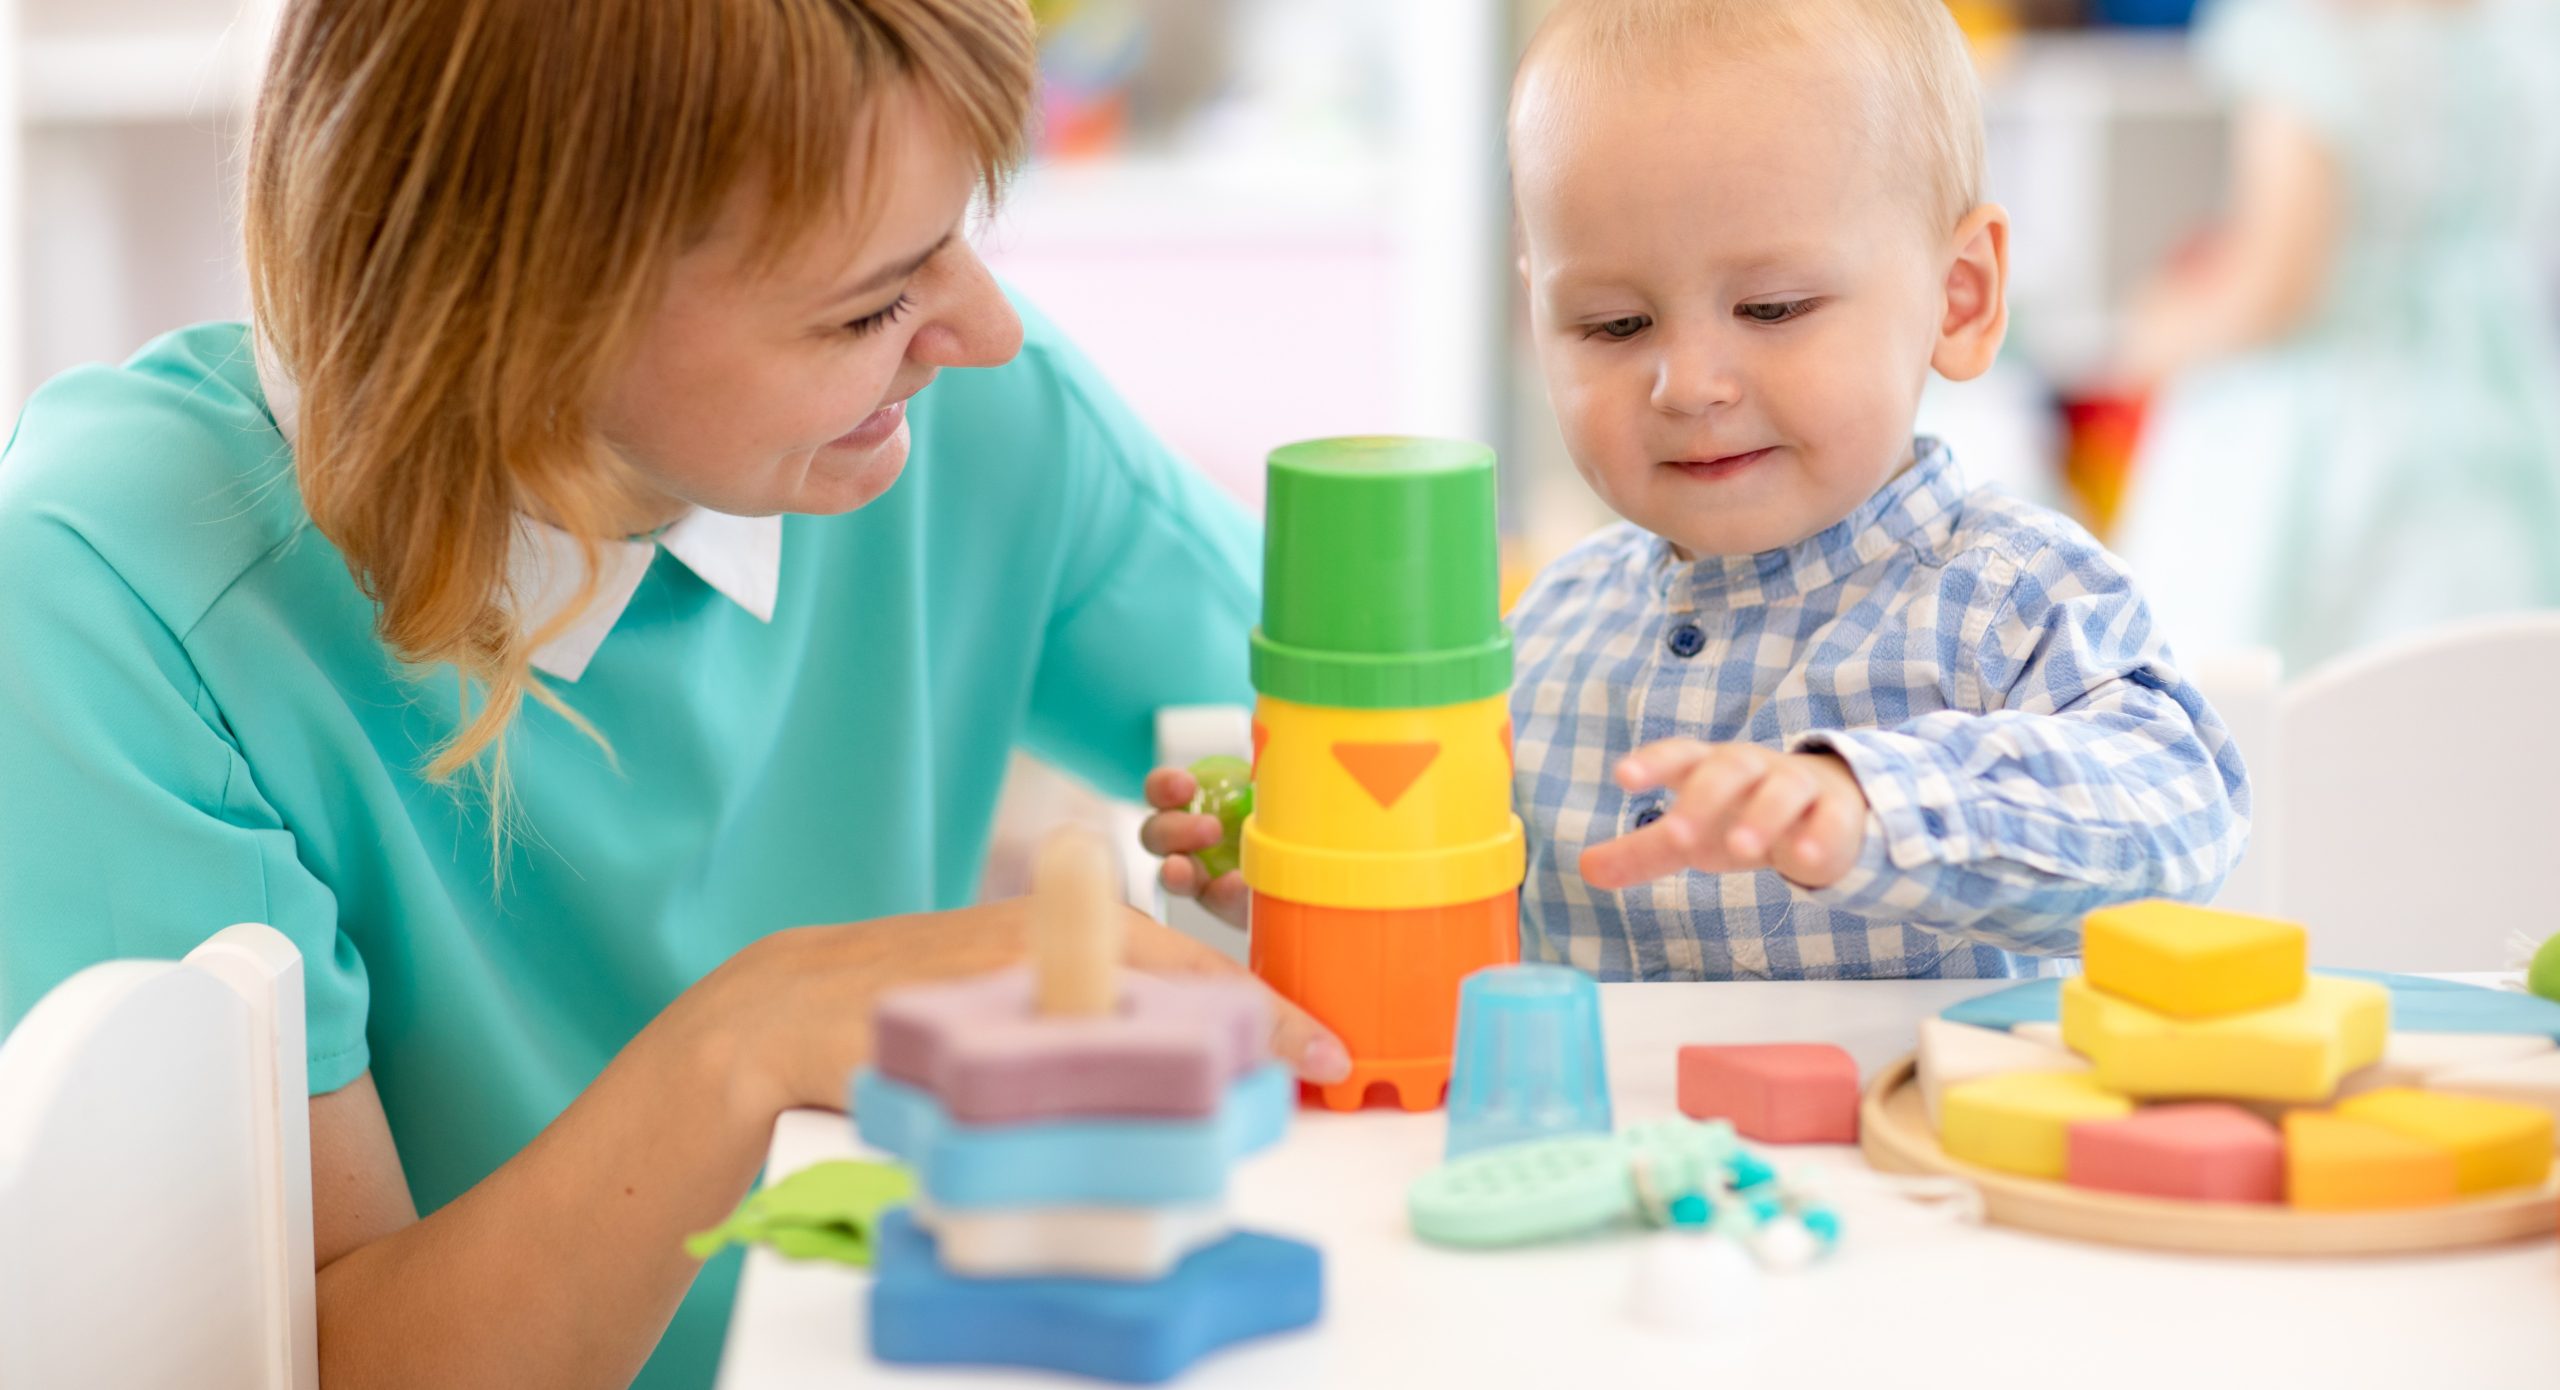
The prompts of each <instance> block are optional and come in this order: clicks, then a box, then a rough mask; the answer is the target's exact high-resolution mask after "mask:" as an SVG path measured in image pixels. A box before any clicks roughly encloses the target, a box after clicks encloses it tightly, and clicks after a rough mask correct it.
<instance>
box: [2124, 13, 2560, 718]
mask: <svg viewBox="0 0 2560 1390" xmlns="http://www.w3.org/2000/svg"><path fill="white" fill-rule="evenodd" d="M2197 45H2198V50H2199V58H2200V61H2201V62H2202V64H2203V65H2204V67H2205V68H2206V69H2207V70H2208V71H2209V72H2210V73H2211V74H2212V75H2213V76H2214V77H2215V79H2216V80H2218V81H2219V82H2220V83H2221V84H2222V85H2223V86H2225V87H2226V88H2227V89H2228V90H2230V91H2231V92H2232V93H2233V95H2234V96H2235V98H2236V99H2237V110H2236V112H2235V118H2234V122H2233V138H2232V159H2231V165H2232V168H2231V194H2230V198H2229V203H2230V207H2229V209H2228V213H2227V217H2226V221H2225V224H2224V225H2223V226H2222V227H2221V228H2220V229H2218V235H2216V236H2215V237H2214V238H2213V239H2211V240H2210V241H2208V242H2206V243H2205V244H2203V246H2202V247H2200V248H2199V249H2197V250H2195V251H2193V252H2191V253H2189V254H2188V255H2187V256H2185V257H2184V258H2182V259H2181V260H2180V261H2179V262H2177V263H2175V264H2173V265H2172V266H2170V267H2169V268H2168V269H2167V270H2166V271H2165V272H2164V273H2163V274H2162V275H2161V276H2160V278H2159V279H2158V281H2157V282H2156V283H2155V284H2154V285H2153V286H2152V287H2151V288H2150V289H2149V290H2148V291H2147V292H2146V293H2145V294H2144V295H2143V296H2141V297H2140V299H2139V302H2138V303H2137V304H2136V306H2135V311H2134V314H2133V316H2132V323H2131V326H2130V331H2129V334H2128V338H2127V342H2126V344H2125V348H2124V362H2123V369H2124V371H2123V374H2124V376H2125V378H2126V379H2127V380H2128V381H2129V382H2131V383H2133V384H2135V385H2137V386H2148V385H2150V384H2152V383H2155V382H2160V381H2163V380H2165V381H2166V382H2167V387H2166V389H2165V390H2164V391H2163V392H2162V394H2161V397H2160V400H2159V403H2158V405H2157V406H2156V407H2154V409H2153V412H2152V416H2151V420H2150V423H2149V424H2148V425H2147V426H2146V427H2145V431H2144V439H2143V443H2142V450H2141V454H2140V456H2139V457H2138V459H2137V460H2136V463H2135V467H2134V472H2133V482H2132V488H2131V491H2130V493H2129V494H2128V496H2127V499H2126V512H2125V517H2124V520H2123V523H2122V527H2121V530H2120V533H2119V535H2118V537H2117V539H2118V542H2119V544H2120V546H2121V548H2122V550H2123V552H2124V555H2125V558H2126V559H2127V560H2129V561H2131V562H2132V563H2133V565H2134V567H2135V568H2136V569H2137V570H2139V571H2140V572H2141V573H2142V575H2143V579H2144V584H2145V587H2146V588H2148V589H2149V590H2150V592H2151V595H2152V602H2153V606H2154V608H2155V609H2156V610H2157V612H2158V614H2159V618H2160V621H2161V623H2162V624H2163V626H2164V627H2165V628H2166V630H2167V631H2169V632H2170V633H2171V634H2173V635H2174V636H2175V637H2176V639H2177V643H2178V649H2179V650H2180V651H2182V652H2186V653H2189V654H2191V655H2192V654H2194V653H2197V652H2202V651H2208V650H2213V649H2217V648H2230V647H2244V646H2263V647H2272V648H2274V649H2276V650H2277V651H2278V652H2280V653H2282V655H2283V657H2284V659H2285V664H2286V665H2287V666H2288V667H2289V668H2292V669H2294V670H2297V671H2299V670H2302V669H2306V668H2308V667H2311V666H2315V665H2317V664H2319V663H2321V662H2323V661H2327V660H2329V659H2330V658H2332V657H2336V656H2339V655H2341V654H2344V653H2346V652H2350V651H2353V650H2355V649H2356V648H2359V647H2362V646H2365V645H2367V644H2370V643H2373V642H2376V641H2380V640H2383V639H2386V638H2390V637H2395V636H2400V635H2404V634H2407V633H2411V632H2415V631H2419V630H2423V629H2425V628H2428V627H2432V626H2435V625H2437V624H2441V623H2444V622H2447V621H2450V620H2453V619H2456V618H2462V617H2467V616H2472V615H2477V614H2485V613H2495V612H2499V611H2504V610H2512V609H2522V608H2540V607H2550V606H2553V605H2560V394H2555V388H2560V337H2555V335H2554V332H2553V325H2552V319H2551V313H2552V309H2553V305H2554V299H2553V293H2552V284H2551V281H2550V279H2549V277H2548V275H2547V274H2546V273H2545V266H2544V256H2545V250H2546V247H2547V245H2548V242H2549V238H2550V236H2551V234H2552V231H2553V229H2554V228H2555V227H2556V226H2560V222H2555V221H2554V219H2553V214H2554V213H2555V211H2560V8H2555V7H2553V6H2552V5H2550V4H2548V3H2545V2H2544V0H2222V3H2219V4H2217V5H2215V6H2213V7H2212V8H2210V9H2209V10H2207V11H2206V12H2205V14H2204V16H2203V19H2202V21H2201V23H2200V26H2199V29H2198V33H2197Z"/></svg>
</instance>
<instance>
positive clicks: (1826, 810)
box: [1582, 739, 1867, 889]
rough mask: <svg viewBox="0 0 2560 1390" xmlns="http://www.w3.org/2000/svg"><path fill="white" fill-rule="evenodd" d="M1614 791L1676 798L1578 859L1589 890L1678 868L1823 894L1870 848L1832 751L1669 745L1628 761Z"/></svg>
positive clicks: (1857, 800)
mask: <svg viewBox="0 0 2560 1390" xmlns="http://www.w3.org/2000/svg"><path fill="white" fill-rule="evenodd" d="M1618 785H1619V786H1620V787H1623V788H1625V789H1626V790H1627V791H1628V792H1630V793H1633V792H1642V791H1650V790H1652V789H1653V788H1655V787H1671V788H1675V789H1676V794H1675V795H1674V797H1673V799H1672V802H1671V805H1670V807H1669V808H1668V809H1667V810H1665V811H1664V812H1663V814H1662V816H1661V818H1660V819H1658V820H1656V821H1654V822H1653V823H1652V824H1650V825H1647V826H1643V827H1641V828H1639V829H1636V830H1633V831H1630V832H1628V833H1627V834H1624V835H1621V836H1619V837H1618V838H1616V839H1614V840H1609V841H1605V842H1603V843H1601V844H1596V845H1593V846H1591V847H1590V848H1589V849H1586V850H1584V851H1583V852H1582V876H1583V878H1584V879H1586V880H1587V881H1589V882H1590V884H1591V886H1592V887H1594V888H1604V889H1618V888H1628V887H1632V886H1634V885H1636V884H1639V883H1642V882H1644V881H1646V880H1647V879H1655V878H1661V877H1662V876H1664V875H1666V874H1674V873H1679V872H1680V871H1682V870H1684V869H1696V870H1698V871H1700V872H1702V873H1711V874H1730V873H1749V872H1752V871H1755V870H1759V869H1775V870H1777V871H1778V872H1779V873H1781V874H1783V875H1785V876H1786V877H1787V878H1788V879H1790V880H1791V881H1793V882H1795V883H1797V884H1800V885H1802V886H1804V887H1806V888H1828V887H1830V886H1831V885H1832V884H1834V883H1837V882H1839V881H1840V877H1841V875H1843V874H1846V873H1847V872H1848V871H1849V866H1850V865H1852V864H1855V863H1856V862H1858V855H1859V853H1860V851H1862V850H1863V849H1864V848H1865V846H1866V839H1867V796H1866V793H1865V792H1864V791H1862V790H1861V789H1860V788H1859V786H1858V779H1857V777H1856V775H1855V774H1853V773H1851V772H1850V771H1849V765H1848V764H1847V763H1844V762H1842V761H1840V760H1839V759H1838V758H1836V757H1833V756H1832V755H1830V754H1828V753H1781V752H1778V751H1777V750H1776V749H1773V748H1763V747H1761V746H1760V745H1758V744H1755V743H1700V742H1698V741H1697V740H1695V739H1666V740H1664V741H1663V742H1661V743H1654V744H1648V745H1646V746H1645V747H1642V748H1639V749H1637V750H1636V751H1635V752H1633V753H1630V754H1628V755H1627V757H1626V760H1625V761H1623V762H1621V763H1619V764H1618Z"/></svg>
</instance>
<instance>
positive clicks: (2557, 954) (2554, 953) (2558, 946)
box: [2524, 932, 2560, 1003]
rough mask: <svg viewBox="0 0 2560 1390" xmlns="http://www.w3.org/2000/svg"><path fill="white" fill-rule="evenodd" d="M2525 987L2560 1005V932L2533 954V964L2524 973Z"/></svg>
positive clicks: (2555, 933)
mask: <svg viewBox="0 0 2560 1390" xmlns="http://www.w3.org/2000/svg"><path fill="white" fill-rule="evenodd" d="M2524 987H2525V988H2526V989H2528V990H2531V991H2532V992H2533V993H2535V994H2538V995H2541V996H2542V997H2543V998H2545V999H2548V1000H2551V1001H2552V1002H2554V1003H2560V932H2554V933H2552V936H2551V939H2550V940H2548V941H2545V942H2543V943H2542V948H2541V949H2540V950H2537V951H2535V952H2534V953H2533V964H2532V965H2530V966H2528V967H2526V969H2525V972H2524Z"/></svg>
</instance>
